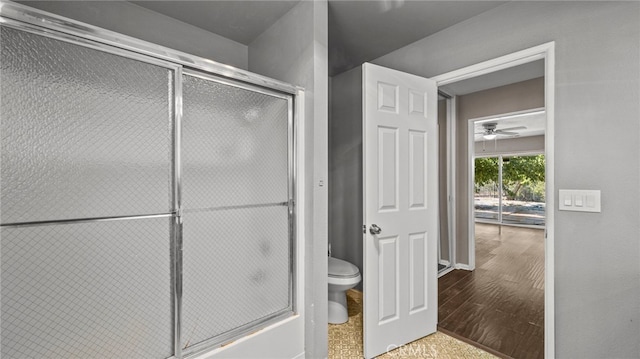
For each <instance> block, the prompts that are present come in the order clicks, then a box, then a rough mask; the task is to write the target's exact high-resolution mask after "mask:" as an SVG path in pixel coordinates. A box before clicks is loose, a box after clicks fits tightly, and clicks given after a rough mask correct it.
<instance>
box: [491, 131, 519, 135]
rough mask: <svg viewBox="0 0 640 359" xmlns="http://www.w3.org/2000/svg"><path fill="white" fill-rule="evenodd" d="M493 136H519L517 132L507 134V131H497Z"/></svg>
mask: <svg viewBox="0 0 640 359" xmlns="http://www.w3.org/2000/svg"><path fill="white" fill-rule="evenodd" d="M495 134H496V135H502V136H520V134H519V133H517V132H508V131H502V130H497V131H496V132H495Z"/></svg>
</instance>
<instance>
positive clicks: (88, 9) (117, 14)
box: [19, 1, 248, 70]
mask: <svg viewBox="0 0 640 359" xmlns="http://www.w3.org/2000/svg"><path fill="white" fill-rule="evenodd" d="M19 2H20V3H22V4H24V5H27V6H31V7H35V8H38V9H41V10H44V11H48V12H51V13H54V14H57V15H61V16H64V17H68V18H70V19H73V20H77V21H81V22H84V23H87V24H91V25H94V26H98V27H101V28H104V29H107V30H111V31H115V32H118V33H120V34H125V35H129V36H131V37H135V38H138V39H141V40H145V41H149V42H152V43H154V44H158V45H162V46H166V47H168V48H171V49H175V50H179V51H182V52H186V53H188V54H193V55H197V56H200V57H204V58H207V59H211V60H214V61H217V62H220V63H223V64H227V65H231V66H235V67H237V68H240V69H244V70H246V69H247V59H248V58H247V53H248V48H247V46H246V45H243V44H241V43H238V42H235V41H233V40H229V39H227V38H225V37H222V36H220V35H217V34H214V33H211V32H208V31H205V30H202V29H200V28H198V27H195V26H193V25H189V24H187V23H184V22H182V21H179V20H176V19H173V18H170V17H168V16H165V15H162V14H159V13H156V12H153V11H151V10H148V9H145V8H143V7H141V6H138V5H135V4H132V3H130V2H127V1H19Z"/></svg>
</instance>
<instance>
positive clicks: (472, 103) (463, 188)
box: [455, 77, 544, 264]
mask: <svg viewBox="0 0 640 359" xmlns="http://www.w3.org/2000/svg"><path fill="white" fill-rule="evenodd" d="M456 106H457V108H456V114H457V122H456V142H457V143H456V166H457V167H456V194H455V196H456V219H455V221H456V223H455V226H456V247H455V248H456V262H457V263H462V264H469V206H471V205H472V204H471V203H470V201H469V199H470V198H471V195H470V194H469V190H468V189H469V188H468V187H469V186H468V181H469V176H470V174H469V165H468V158H469V148H468V138H469V137H468V136H469V128H468V125H469V120H470V119H474V118H480V117H486V116H493V115H501V114H505V113H510V112H517V111H524V110H530V109H534V108H540V107H544V78H542V77H540V78H536V79H531V80H527V81H522V82H518V83H515V84H511V85H505V86H500V87H495V88H492V89H488V90H484V91H478V92H473V93H470V94H467V95H462V96H459V97H458V98H457V103H456Z"/></svg>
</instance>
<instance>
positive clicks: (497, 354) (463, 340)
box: [438, 325, 513, 359]
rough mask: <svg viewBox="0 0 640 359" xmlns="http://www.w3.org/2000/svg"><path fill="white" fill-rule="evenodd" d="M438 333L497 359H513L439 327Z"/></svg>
mask: <svg viewBox="0 0 640 359" xmlns="http://www.w3.org/2000/svg"><path fill="white" fill-rule="evenodd" d="M438 331H439V332H440V333H442V334H446V335H448V336H450V337H453V338H455V339H458V340H459V341H461V342H464V343H467V344H469V345H473V346H474V347H476V348H478V349H482V350H484V351H485V352H487V353H489V354H493V355H495V356H497V357H498V358H503V359H513V358H512V357H510V356H508V355H505V354H503V353H500V352H499V351H497V350H495V349H492V348H489V347H487V346H485V345H482V344H480V343H476V342H474V341H473V340H471V339H469V338H465V337H463V336H461V335H460V334H456V333H454V332H451V331H448V330H446V329H444V328H442V327H440V326H439V325H438Z"/></svg>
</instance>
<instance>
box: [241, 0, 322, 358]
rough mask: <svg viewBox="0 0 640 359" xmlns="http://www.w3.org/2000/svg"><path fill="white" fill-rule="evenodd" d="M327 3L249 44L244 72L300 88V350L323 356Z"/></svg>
mask: <svg viewBox="0 0 640 359" xmlns="http://www.w3.org/2000/svg"><path fill="white" fill-rule="evenodd" d="M327 17H328V10H327V2H326V1H324V0H319V1H302V2H300V4H298V5H296V7H294V8H293V9H291V11H289V12H288V13H287V14H286V15H284V16H283V17H282V18H281V19H280V20H278V21H277V22H276V23H275V24H274V25H272V26H271V27H270V28H269V29H267V30H266V31H265V32H264V33H263V34H262V35H260V36H259V37H258V38H257V39H256V40H254V41H253V42H252V43H251V44H249V70H250V71H252V72H256V73H259V74H262V75H265V76H269V77H273V78H276V79H279V80H282V81H286V82H289V83H292V84H295V85H299V86H302V87H304V88H305V96H306V97H305V155H306V166H307V169H306V170H307V171H306V173H305V176H306V182H305V184H304V185H305V187H306V188H308V189H313V192H311V191H310V192H308V197H307V203H306V206H305V212H306V215H307V221H306V222H305V229H306V230H305V239H304V243H305V287H306V289H305V302H306V303H305V315H306V316H307V317H306V323H305V350H306V355H307V357H311V358H325V357H327V355H328V347H327V345H328V328H327V322H328V313H327V295H328V294H327V290H328V289H327V263H328V260H327V197H328V191H327V184H326V183H327V141H328V140H327V126H328V124H327V121H328V120H327V119H328V110H329V103H328V101H329V99H328V97H329V95H328V92H329V90H328V86H329V85H328V73H327V71H328V65H327V41H328V29H327V26H328V18H327Z"/></svg>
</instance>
